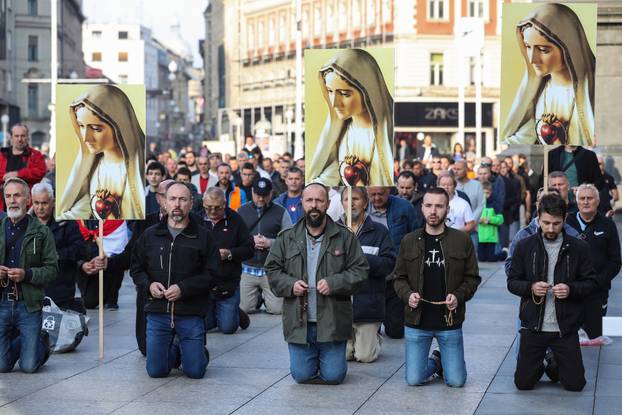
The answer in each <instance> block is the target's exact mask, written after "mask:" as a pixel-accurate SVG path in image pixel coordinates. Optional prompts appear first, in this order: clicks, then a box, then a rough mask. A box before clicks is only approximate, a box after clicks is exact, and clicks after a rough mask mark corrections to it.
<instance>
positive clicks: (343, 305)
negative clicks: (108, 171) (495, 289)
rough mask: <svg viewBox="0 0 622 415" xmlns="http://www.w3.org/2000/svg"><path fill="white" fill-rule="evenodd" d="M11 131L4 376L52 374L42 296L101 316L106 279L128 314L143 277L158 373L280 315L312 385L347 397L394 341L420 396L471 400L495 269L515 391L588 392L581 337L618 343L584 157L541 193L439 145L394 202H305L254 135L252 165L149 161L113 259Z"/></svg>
mask: <svg viewBox="0 0 622 415" xmlns="http://www.w3.org/2000/svg"><path fill="white" fill-rule="evenodd" d="M11 133H12V140H11V147H9V148H5V149H2V151H1V152H0V181H2V183H3V197H2V201H3V203H4V207H5V209H3V210H5V211H6V217H5V218H4V219H3V221H2V225H1V226H2V227H3V231H2V232H0V282H1V287H2V301H1V304H0V321H1V322H2V325H1V326H0V371H3V372H6V371H10V370H12V368H13V367H14V365H15V364H16V362H17V361H19V362H20V363H19V364H20V367H21V368H22V370H23V371H26V372H34V371H36V370H37V369H38V368H39V367H40V366H41V365H43V364H44V363H45V361H46V360H47V358H48V356H49V348H48V347H47V341H48V340H47V337H46V334H45V332H44V331H43V332H42V331H41V303H42V300H43V297H44V295H46V296H49V297H50V298H52V300H53V301H54V302H56V303H57V304H58V305H59V306H60V307H61V308H66V309H72V310H75V311H78V312H82V313H85V312H86V309H93V308H96V307H98V294H99V293H98V289H99V288H98V284H97V278H95V276H96V275H98V274H99V272H100V271H103V273H104V293H103V296H104V303H105V305H104V307H105V308H106V309H108V310H111V311H114V310H116V309H118V307H119V305H118V296H119V289H120V287H121V284H122V281H123V277H124V275H125V272H126V271H127V270H129V274H130V276H131V278H132V279H133V282H134V284H135V286H136V340H137V345H138V348H139V350H140V351H141V353H142V354H143V355H145V356H146V367H147V372H148V374H149V376H152V377H163V376H167V375H168V374H169V373H170V371H171V370H173V369H175V368H181V370H183V372H184V373H185V374H186V375H187V376H188V377H191V378H201V377H203V376H204V374H205V371H206V367H207V365H208V362H209V351H208V350H207V348H206V335H207V333H208V332H210V331H220V332H222V333H224V334H233V333H235V332H236V331H237V330H238V329H239V328H241V329H246V328H248V327H249V325H250V324H251V318H252V314H253V313H258V312H264V311H265V312H267V313H270V314H280V315H282V320H283V333H284V338H285V341H286V342H287V343H288V346H289V354H290V369H291V374H292V377H293V379H294V380H295V381H296V382H299V383H308V382H310V383H328V384H338V383H341V382H342V381H343V380H344V378H345V376H346V374H347V361H348V360H353V361H358V362H363V363H371V362H374V361H375V360H376V359H377V358H378V356H379V354H380V353H381V347H382V341H383V336H388V337H390V338H396V339H399V338H404V343H405V362H406V370H405V373H406V375H405V376H406V382H407V383H408V384H409V385H422V384H425V383H428V382H429V381H431V380H433V379H435V378H443V379H444V381H445V382H446V383H447V384H448V385H449V386H454V387H460V386H462V385H464V383H465V382H466V378H467V372H466V364H465V356H464V346H463V334H462V324H463V322H464V321H465V318H466V307H465V303H466V302H467V301H468V300H470V299H471V298H472V297H473V296H474V295H475V292H476V290H477V287H478V285H479V283H480V281H481V278H480V276H479V267H478V261H479V262H487V261H488V262H496V261H505V270H506V273H507V281H508V290H509V291H510V292H511V293H512V294H515V295H517V296H519V297H520V298H521V305H520V315H519V321H518V323H517V326H518V329H519V333H518V335H519V336H520V341H519V342H517V344H518V350H517V359H518V360H517V369H516V373H515V383H516V386H517V388H519V389H531V388H533V387H534V385H535V384H536V382H538V380H539V379H540V378H541V376H542V375H543V373H546V374H547V375H548V376H549V378H550V379H551V380H553V381H557V380H559V381H560V383H561V384H562V385H563V386H564V387H565V388H566V389H568V390H581V389H582V388H583V386H584V384H585V376H584V368H583V365H582V360H581V351H580V347H579V346H580V340H579V334H578V333H579V330H584V333H585V339H587V341H589V342H594V341H596V342H597V341H598V339H602V316H603V315H604V314H605V313H606V305H607V298H608V291H609V289H610V288H611V280H612V279H613V278H614V277H615V276H616V275H617V273H618V272H619V270H620V266H621V260H620V243H619V238H618V233H617V230H616V226H615V224H614V222H613V221H612V220H611V216H613V212H614V210H613V204H614V203H615V201H616V200H617V198H618V194H617V191H616V190H615V183H614V180H613V178H612V177H611V176H610V175H608V174H607V173H606V172H605V171H604V160H603V159H602V157H601V156H600V155H597V154H596V153H594V152H593V151H591V150H589V149H587V148H583V147H571V146H559V147H557V148H555V149H553V150H552V151H550V152H549V153H548V165H549V171H550V173H548V175H547V177H546V180H547V183H546V185H547V186H544V183H543V179H544V177H543V175H542V174H541V173H540V172H535V171H534V170H533V169H532V168H530V166H529V163H528V160H527V157H525V156H523V155H520V154H517V155H514V156H511V157H502V158H491V157H482V158H481V160H478V162H477V163H475V161H474V160H473V159H472V158H470V157H461V156H460V154H459V153H460V149H457V150H456V152H455V154H453V155H452V156H451V157H449V156H443V155H441V154H439V153H438V151H434V150H435V148H434V147H433V144H432V143H431V141H430V140H426V141H425V142H424V144H423V146H422V147H421V148H419V149H418V150H417V152H416V153H415V152H406V151H403V150H402V151H398V154H400V155H401V157H403V158H404V159H403V160H401V161H398V162H396V168H395V171H394V175H395V183H396V186H395V187H368V188H363V187H356V188H351V189H349V190H346V189H345V188H338V187H334V188H327V187H325V186H324V185H322V184H320V183H310V184H307V185H306V186H305V184H304V177H305V175H304V169H305V162H304V159H298V160H294V158H293V157H292V155H291V154H289V153H284V154H282V155H277V154H274V155H272V157H266V156H265V155H264V154H262V152H261V150H260V149H259V148H258V147H257V145H256V144H255V143H254V140H253V137H252V136H250V137H247V141H246V145H245V146H244V148H243V150H242V151H240V153H239V154H237V155H236V156H235V157H233V156H230V155H227V154H225V155H221V154H218V153H210V152H209V151H208V150H207V148H205V147H204V148H202V149H200V151H198V152H196V153H195V151H194V150H193V149H192V148H183V149H181V150H180V151H179V152H175V151H162V152H157V151H156V146H155V145H152V146H150V149H149V150H150V154H148V157H147V161H146V166H145V169H146V183H145V187H144V192H145V198H146V203H145V209H146V218H145V220H137V221H123V220H106V221H104V222H103V235H104V238H103V246H104V252H105V253H106V255H105V256H100V255H99V248H98V244H97V238H98V235H99V229H98V227H99V222H98V221H95V220H91V221H89V220H87V221H71V220H67V221H58V222H57V221H55V219H54V205H55V189H54V181H53V177H54V165H53V159H49V158H47V157H46V156H44V155H43V154H42V153H40V152H39V151H38V150H36V149H33V148H31V147H30V146H29V145H28V129H27V127H26V126H25V125H21V124H18V125H16V126H14V127H13V128H12V130H11ZM413 155H415V158H412V159H411V158H410V157H412V156H413ZM545 187H546V190H545ZM347 212H351V214H350V217H348V214H347ZM3 215H4V214H3ZM586 241H587V242H586ZM76 287H77V288H78V290H79V293H80V295H79V296H76ZM433 339H436V341H437V343H438V349H435V350H432V352H431V353H430V348H431V344H432V340H433ZM585 339H584V340H585ZM597 343H598V342H597Z"/></svg>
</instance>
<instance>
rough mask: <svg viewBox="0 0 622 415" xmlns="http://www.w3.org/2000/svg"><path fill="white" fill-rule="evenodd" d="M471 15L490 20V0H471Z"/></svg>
mask: <svg viewBox="0 0 622 415" xmlns="http://www.w3.org/2000/svg"><path fill="white" fill-rule="evenodd" d="M468 12H469V17H481V18H484V19H486V20H488V1H487V0H469V10H468Z"/></svg>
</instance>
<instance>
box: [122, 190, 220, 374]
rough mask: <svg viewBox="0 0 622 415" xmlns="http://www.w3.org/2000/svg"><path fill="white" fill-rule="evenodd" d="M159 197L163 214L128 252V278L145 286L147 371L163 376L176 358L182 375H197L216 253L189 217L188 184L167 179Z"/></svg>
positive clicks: (203, 363) (201, 370) (202, 364)
mask: <svg viewBox="0 0 622 415" xmlns="http://www.w3.org/2000/svg"><path fill="white" fill-rule="evenodd" d="M165 198H166V200H165V206H166V213H167V216H166V217H165V218H163V219H162V221H161V222H160V223H158V224H157V225H156V226H152V227H151V228H149V229H147V230H146V231H145V232H144V233H143V235H142V236H141V237H140V238H139V239H138V241H137V242H136V245H135V247H134V250H133V252H132V266H131V274H132V277H133V278H134V280H135V281H136V280H143V281H147V287H148V290H149V296H148V299H147V305H146V306H145V312H146V313H147V373H148V374H149V376H151V377H166V376H168V374H169V372H170V370H171V369H172V368H173V367H175V366H178V365H179V362H180V361H181V365H182V367H183V371H184V373H185V374H186V375H187V376H188V377H190V378H194V379H198V378H202V377H203V376H204V375H205V369H206V367H207V363H208V361H209V357H208V356H209V355H208V353H207V351H206V349H205V321H204V318H205V311H206V309H207V306H208V303H209V289H210V286H211V282H212V278H213V276H214V275H215V274H216V270H217V267H218V265H219V255H218V250H217V249H216V244H215V243H214V241H213V240H212V238H211V236H210V233H209V231H208V230H207V229H206V228H205V227H203V226H202V224H201V223H200V221H199V220H197V219H195V217H193V216H191V215H189V213H190V209H191V208H192V203H193V201H192V191H191V190H190V188H189V187H188V186H187V185H186V184H185V183H179V182H175V183H172V184H171V185H170V186H169V187H168V188H167V190H166V194H165ZM174 336H177V338H178V340H179V343H178V344H177V343H174V342H173V338H174Z"/></svg>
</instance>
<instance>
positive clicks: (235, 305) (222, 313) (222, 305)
mask: <svg viewBox="0 0 622 415" xmlns="http://www.w3.org/2000/svg"><path fill="white" fill-rule="evenodd" d="M210 300H211V301H210V304H209V306H208V308H207V314H206V315H205V326H206V327H205V329H206V330H211V329H213V328H215V327H218V328H219V329H220V331H222V332H223V333H224V334H233V333H235V332H236V330H237V329H238V326H239V325H240V287H239V286H238V288H236V290H235V293H233V295H232V296H231V297H229V298H225V299H224V300H216V299H215V298H214V296H213V295H210Z"/></svg>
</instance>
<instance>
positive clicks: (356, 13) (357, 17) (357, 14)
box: [352, 0, 362, 28]
mask: <svg viewBox="0 0 622 415" xmlns="http://www.w3.org/2000/svg"><path fill="white" fill-rule="evenodd" d="M361 15H362V13H361V0H353V1H352V26H353V27H356V28H358V27H361Z"/></svg>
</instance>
